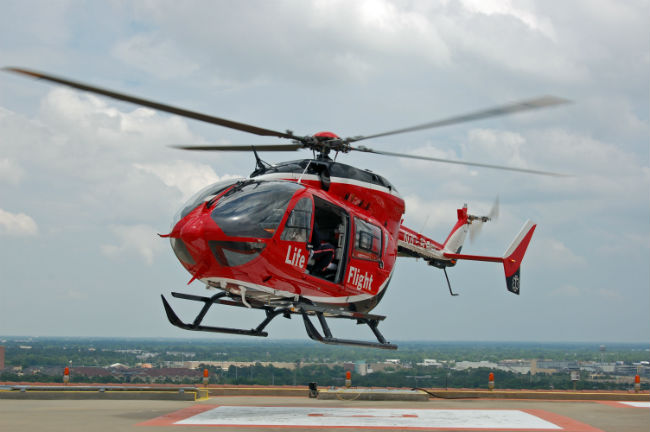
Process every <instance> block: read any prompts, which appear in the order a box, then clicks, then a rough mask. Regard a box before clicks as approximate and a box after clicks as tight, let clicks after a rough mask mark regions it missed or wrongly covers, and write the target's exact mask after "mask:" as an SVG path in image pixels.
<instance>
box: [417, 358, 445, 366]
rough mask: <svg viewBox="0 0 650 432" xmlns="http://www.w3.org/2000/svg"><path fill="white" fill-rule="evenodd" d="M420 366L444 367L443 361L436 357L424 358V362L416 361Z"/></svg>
mask: <svg viewBox="0 0 650 432" xmlns="http://www.w3.org/2000/svg"><path fill="white" fill-rule="evenodd" d="M416 364H417V365H418V366H430V367H442V366H443V365H442V363H440V362H439V361H438V360H436V359H424V360H422V363H416Z"/></svg>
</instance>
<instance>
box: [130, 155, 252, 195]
mask: <svg viewBox="0 0 650 432" xmlns="http://www.w3.org/2000/svg"><path fill="white" fill-rule="evenodd" d="M133 166H134V167H135V168H136V169H137V170H140V171H143V172H146V173H149V174H153V175H154V176H156V177H157V178H158V179H160V180H161V181H162V182H163V183H164V184H165V185H166V186H168V187H171V188H176V189H177V190H179V191H180V192H181V193H182V194H183V200H186V199H188V198H189V197H190V196H192V195H193V194H195V193H196V192H197V191H199V190H201V189H202V188H204V187H205V186H207V185H209V184H212V183H216V182H219V181H223V180H229V179H235V178H241V177H242V176H236V175H230V174H224V175H222V176H218V175H217V174H215V172H214V170H213V169H212V168H211V167H209V166H207V165H203V164H197V163H192V162H188V161H183V160H177V161H174V162H170V163H157V164H133Z"/></svg>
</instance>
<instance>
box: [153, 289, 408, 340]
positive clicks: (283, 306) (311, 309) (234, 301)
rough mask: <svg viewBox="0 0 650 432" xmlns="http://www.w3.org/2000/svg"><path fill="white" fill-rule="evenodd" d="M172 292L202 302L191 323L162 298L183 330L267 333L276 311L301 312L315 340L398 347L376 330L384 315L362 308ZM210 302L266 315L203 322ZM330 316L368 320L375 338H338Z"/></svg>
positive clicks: (287, 314)
mask: <svg viewBox="0 0 650 432" xmlns="http://www.w3.org/2000/svg"><path fill="white" fill-rule="evenodd" d="M172 296H174V297H176V298H180V299H184V300H190V301H197V302H202V303H203V307H202V308H201V310H200V311H199V313H198V314H197V315H196V317H195V318H194V321H193V322H192V323H191V324H190V323H185V322H183V321H181V319H180V318H179V317H178V315H176V312H174V310H173V309H172V307H171V306H170V304H169V303H168V302H167V299H165V297H164V296H162V295H161V296H160V297H161V298H162V302H163V306H164V308H165V313H166V314H167V319H168V320H169V322H170V323H171V324H173V325H174V326H176V327H179V328H182V329H183V330H192V331H203V332H211V333H226V334H238V335H244V336H260V337H267V336H268V333H267V332H265V331H264V328H265V327H266V326H267V325H268V324H269V323H270V322H271V321H272V320H273V319H274V318H275V317H277V316H278V315H282V316H284V317H285V318H291V315H292V314H300V315H301V316H302V318H303V322H304V324H305V330H306V331H307V335H308V336H309V337H310V338H311V339H313V340H315V341H318V342H321V343H325V344H333V345H354V346H362V347H371V348H381V349H393V350H394V349H397V345H393V344H391V343H390V342H387V341H386V339H384V337H383V335H382V334H381V333H380V332H379V329H378V328H377V326H378V325H379V322H380V321H382V320H383V319H384V318H386V317H385V316H382V315H372V314H365V313H361V312H354V311H349V310H344V309H336V308H330V307H326V306H320V305H313V304H310V303H307V302H305V301H301V300H298V301H282V302H280V303H278V304H277V305H275V306H271V305H267V304H262V303H259V302H255V301H250V300H249V301H248V302H246V303H244V301H242V299H241V297H238V296H235V295H232V294H230V293H227V292H220V293H217V294H215V295H213V296H211V297H204V296H197V295H192V294H183V293H177V292H173V293H172ZM213 304H223V305H227V306H238V307H248V308H252V309H262V310H264V312H265V313H266V318H265V319H264V320H263V321H262V322H261V323H259V325H258V326H257V327H255V328H252V329H239V328H232V327H215V326H207V325H202V324H201V323H202V322H203V318H205V315H206V314H207V313H208V311H209V310H210V308H211V307H212V305H213ZM311 315H315V316H316V317H317V319H318V321H319V323H320V325H321V328H322V330H323V334H324V336H323V335H322V334H321V333H320V332H319V331H318V330H317V329H316V327H314V325H313V324H312V322H311V319H310V316H311ZM326 316H327V317H329V318H345V319H350V320H356V321H357V324H367V325H368V327H370V329H371V330H372V332H373V333H374V335H375V337H376V338H377V342H370V341H360V340H353V339H338V338H335V337H333V336H332V332H331V330H330V328H329V326H328V324H327V321H326V320H325V317H326Z"/></svg>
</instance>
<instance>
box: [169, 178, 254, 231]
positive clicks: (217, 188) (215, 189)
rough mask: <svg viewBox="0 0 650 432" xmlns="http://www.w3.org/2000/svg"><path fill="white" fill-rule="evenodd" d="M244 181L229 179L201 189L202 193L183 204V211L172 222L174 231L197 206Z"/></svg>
mask: <svg viewBox="0 0 650 432" xmlns="http://www.w3.org/2000/svg"><path fill="white" fill-rule="evenodd" d="M243 180H244V179H243V178H239V179H237V178H235V179H228V180H224V181H220V182H217V183H213V184H211V185H209V186H206V187H204V188H203V189H201V190H200V191H198V192H197V193H195V194H194V195H192V196H191V197H190V199H188V200H187V201H186V202H185V204H183V207H182V209H181V210H180V211H179V212H178V213H176V215H175V216H174V220H173V222H172V229H173V228H174V226H175V225H176V224H177V223H178V221H179V220H181V219H183V218H184V217H185V216H187V215H188V214H190V212H191V211H192V210H194V209H195V208H196V206H197V205H199V204H201V203H203V202H205V201H209V200H210V199H212V198H214V197H215V196H217V195H219V194H220V193H221V192H223V191H224V190H226V189H228V188H229V187H230V186H232V185H234V184H235V183H237V182H240V181H243Z"/></svg>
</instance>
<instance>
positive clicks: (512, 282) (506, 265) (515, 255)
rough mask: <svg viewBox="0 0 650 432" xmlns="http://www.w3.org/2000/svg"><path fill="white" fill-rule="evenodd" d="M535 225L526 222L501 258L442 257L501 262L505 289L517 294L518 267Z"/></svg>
mask: <svg viewBox="0 0 650 432" xmlns="http://www.w3.org/2000/svg"><path fill="white" fill-rule="evenodd" d="M535 228H537V225H536V224H534V223H533V222H532V221H530V220H528V221H526V223H525V224H524V226H523V227H522V228H521V231H519V234H517V236H516V237H515V239H514V240H513V241H512V243H511V244H510V246H509V247H508V249H507V250H506V252H505V253H504V254H503V256H502V257H491V256H483V255H465V254H452V253H445V254H444V256H445V257H446V258H450V259H454V260H457V259H461V260H463V259H464V260H471V261H488V262H502V263H503V270H504V271H505V274H506V287H507V288H508V291H510V292H512V293H515V294H519V289H520V267H521V262H522V261H523V259H524V255H525V254H526V249H527V248H528V244H529V243H530V239H531V238H532V237H533V232H535Z"/></svg>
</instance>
